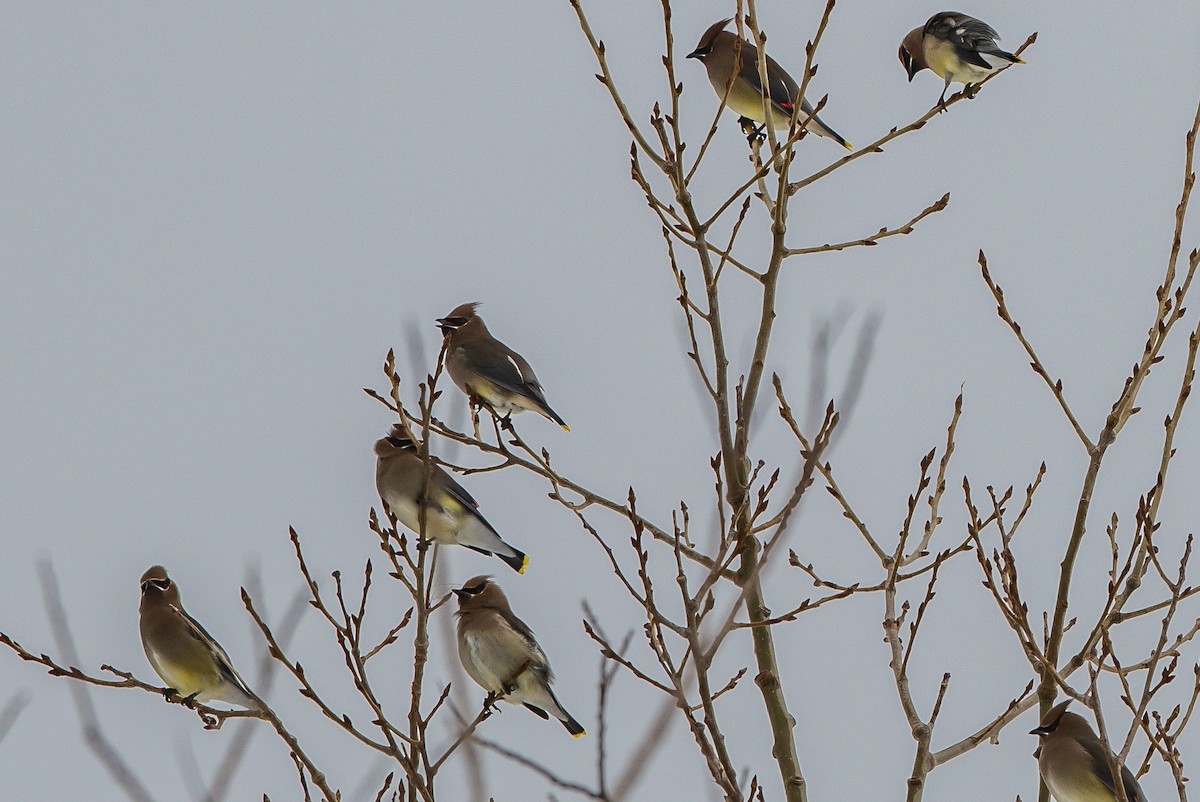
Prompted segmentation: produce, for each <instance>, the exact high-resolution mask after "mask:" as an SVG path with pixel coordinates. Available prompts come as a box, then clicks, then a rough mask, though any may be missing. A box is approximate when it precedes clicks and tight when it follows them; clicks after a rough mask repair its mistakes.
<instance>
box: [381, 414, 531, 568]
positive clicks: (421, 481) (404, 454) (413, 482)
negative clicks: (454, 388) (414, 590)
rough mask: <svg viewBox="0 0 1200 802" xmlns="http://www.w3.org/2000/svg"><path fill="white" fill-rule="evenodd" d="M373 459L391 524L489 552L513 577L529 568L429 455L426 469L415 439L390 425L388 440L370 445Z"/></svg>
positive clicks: (433, 538)
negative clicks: (422, 518) (502, 562)
mask: <svg viewBox="0 0 1200 802" xmlns="http://www.w3.org/2000/svg"><path fill="white" fill-rule="evenodd" d="M375 456H376V458H377V459H376V463H375V487H376V489H377V490H378V491H379V498H380V499H381V500H382V501H383V503H384V505H385V506H386V507H387V509H388V510H389V511H390V512H391V513H392V515H394V516H396V520H398V521H400V523H402V524H404V525H405V526H406V527H408V528H409V529H411V530H412V531H413V532H415V533H416V534H417V535H418V536H423V538H424V539H425V540H427V541H430V540H431V541H433V542H435V543H445V544H454V543H457V544H458V545H460V546H466V547H467V548H469V549H474V550H475V551H478V552H480V553H481V554H494V555H496V556H497V557H499V558H500V559H501V560H503V561H504V562H505V564H506V565H508V566H509V567H510V568H512V569H513V570H514V571H516V572H517V573H518V574H521V573H524V572H525V566H527V565H528V564H529V558H528V557H527V556H525V552H523V551H520V550H518V549H515V548H513V547H512V546H510V545H509V544H507V543H505V542H504V540H503V539H502V538H501V537H500V534H499V533H498V532H497V531H496V530H495V529H493V528H492V525H491V524H489V523H488V522H487V520H486V519H485V518H484V517H483V516H482V515H481V514H480V513H479V509H478V508H479V504H478V502H476V501H475V499H473V498H472V497H471V494H470V493H468V492H467V491H466V490H465V489H464V488H463V486H462V485H460V484H459V483H458V482H456V481H454V479H453V478H451V476H450V474H448V473H446V471H444V470H443V469H442V468H441V467H440V466H439V465H438V464H437V462H436V461H435V460H434V459H433V457H430V464H429V466H428V471H427V470H426V465H425V461H424V460H422V459H421V455H420V453H419V451H418V449H417V443H416V441H414V440H413V438H412V437H411V436H410V435H409V434H408V432H407V431H405V429H404V427H402V426H400V425H398V424H393V426H392V428H391V429H390V430H389V431H388V434H387V436H386V437H384V438H383V439H382V440H378V441H376V442H375ZM426 482H428V491H426V486H427V485H426ZM422 497H424V500H423V501H422ZM422 509H424V511H425V522H424V523H425V530H424V532H422V531H421V510H422Z"/></svg>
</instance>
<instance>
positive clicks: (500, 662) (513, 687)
mask: <svg viewBox="0 0 1200 802" xmlns="http://www.w3.org/2000/svg"><path fill="white" fill-rule="evenodd" d="M454 595H456V596H457V597H458V612H457V613H456V614H455V616H456V617H457V618H458V659H459V660H461V661H462V664H463V668H465V669H466V670H467V673H468V674H470V675H471V679H473V680H475V682H477V683H479V686H480V687H481V688H483V689H484V690H485V691H487V692H488V693H495V694H500V695H501V696H500V698H502V699H503V700H504V701H506V702H508V703H509V704H514V705H525V706H526V707H528V708H529V709H530V710H532V711H533V712H534V713H536V714H538V715H539V716H541V717H542V718H545V719H548V718H549V717H550V716H554V717H555V718H556V719H558V720H559V721H561V722H562V723H563V726H564V727H566V728H567V732H569V733H571V737H573V738H578V737H580V736H582V735H586V734H587V733H586V732H585V731H584V729H583V726H582V725H581V724H580V723H579V722H578V721H576V720H575V718H574V717H573V716H572V715H571V714H570V713H568V712H567V711H566V710H564V709H563V706H562V705H561V704H560V703H559V701H558V698H557V697H555V695H554V691H552V690H550V683H551V682H553V681H554V674H553V673H551V671H550V663H549V662H548V661H547V660H546V653H545V652H543V651H542V647H540V646H538V642H537V639H536V638H534V636H533V632H532V631H531V630H530V629H529V627H528V626H526V625H525V622H524V621H522V620H521V619H519V618H517V617H516V616H515V615H513V611H512V608H510V607H509V606H508V598H507V597H506V596H505V595H504V591H502V590H500V588H499V587H498V586H497V585H496V584H495V583H494V582H492V581H491V578H490V577H486V576H477V577H475V578H474V579H471V580H469V581H468V582H467V584H465V585H463V586H462V587H461V588H455V590H454Z"/></svg>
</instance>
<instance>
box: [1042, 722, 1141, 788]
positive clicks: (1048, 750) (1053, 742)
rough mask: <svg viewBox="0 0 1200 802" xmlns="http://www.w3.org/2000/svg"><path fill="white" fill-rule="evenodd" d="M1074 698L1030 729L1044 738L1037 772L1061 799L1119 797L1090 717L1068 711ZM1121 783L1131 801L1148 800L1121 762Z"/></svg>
mask: <svg viewBox="0 0 1200 802" xmlns="http://www.w3.org/2000/svg"><path fill="white" fill-rule="evenodd" d="M1069 704H1071V700H1070V699H1068V700H1067V701H1065V702H1063V703H1062V704H1060V705H1058V706H1056V707H1054V708H1052V709H1051V710H1050V711H1049V712H1048V713H1046V716H1045V718H1043V719H1042V723H1041V726H1039V727H1038V728H1037V729H1036V730H1033V731H1031V732H1030V734H1031V735H1036V736H1038V738H1040V739H1041V741H1042V745H1041V746H1040V747H1039V748H1038V752H1037V754H1038V772H1039V773H1041V775H1042V780H1044V781H1045V783H1046V787H1047V788H1049V789H1050V793H1051V794H1053V795H1054V798H1055V799H1056V800H1058V802H1114V800H1116V798H1117V794H1116V790H1115V789H1116V784H1115V783H1114V782H1113V776H1112V768H1111V767H1110V766H1109V762H1108V758H1109V754H1110V753H1109V751H1108V750H1107V749H1105V748H1104V742H1103V741H1101V740H1100V739H1099V738H1098V737H1096V733H1095V732H1093V731H1092V728H1091V725H1089V724H1088V722H1087V719H1085V718H1084V717H1083V716H1081V715H1079V714H1077V713H1068V712H1067V705H1069ZM1121 784H1122V785H1124V786H1125V796H1126V797H1127V798H1128V799H1129V802H1146V795H1145V794H1144V793H1142V789H1141V786H1139V785H1138V781H1137V779H1136V778H1135V777H1134V776H1133V773H1132V772H1131V771H1130V770H1129V769H1127V768H1125V767H1124V766H1121Z"/></svg>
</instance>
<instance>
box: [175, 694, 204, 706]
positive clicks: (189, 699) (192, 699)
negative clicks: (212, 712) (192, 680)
mask: <svg viewBox="0 0 1200 802" xmlns="http://www.w3.org/2000/svg"><path fill="white" fill-rule="evenodd" d="M198 693H200V691H196V693H193V694H192V695H191V696H185V697H183V698H182V699H180V700H179V703H180V704H181V705H183V706H184V707H186V708H188V709H189V710H195V709H196V694H198Z"/></svg>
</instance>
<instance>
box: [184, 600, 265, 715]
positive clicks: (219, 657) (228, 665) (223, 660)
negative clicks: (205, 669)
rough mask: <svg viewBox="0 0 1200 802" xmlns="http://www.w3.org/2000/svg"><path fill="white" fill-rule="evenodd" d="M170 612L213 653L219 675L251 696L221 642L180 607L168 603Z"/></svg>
mask: <svg viewBox="0 0 1200 802" xmlns="http://www.w3.org/2000/svg"><path fill="white" fill-rule="evenodd" d="M170 607H171V610H172V612H174V613H175V615H177V616H179V617H180V619H182V620H183V623H184V624H185V625H186V627H187V632H188V634H189V635H191V636H192V637H193V638H195V639H196V640H198V641H200V643H202V644H203V645H204V647H205V648H206V649H208V651H209V652H210V653H211V654H212V655H213V657H214V658H215V659H216V661H217V669H218V670H219V671H220V672H221V676H223V677H225V678H226V679H227V680H229V681H230V682H232V683H233V684H234V685H236V686H237V687H238V688H239V689H240V690H242V691H243V692H244V693H245V694H246V695H247V696H253V695H254V694H253V693H251V691H250V689H249V688H248V687H247V686H246V683H245V681H244V680H243V679H242V677H241V675H239V674H238V673H237V669H235V668H234V667H233V661H231V660H230V659H229V655H228V654H226V653H225V650H224V649H222V648H221V644H219V643H217V642H216V640H215V639H214V638H213V636H212V635H209V634H208V630H206V629H205V628H204V626H203V625H202V624H201V623H200V622H199V621H197V620H196V619H194V618H192V617H191V616H190V615H188V614H187V611H186V610H184V609H183V608H181V607H176V606H175V605H173V604H172V605H170Z"/></svg>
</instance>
